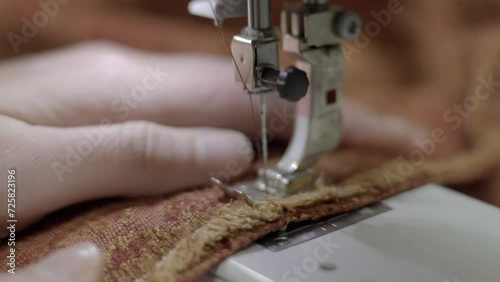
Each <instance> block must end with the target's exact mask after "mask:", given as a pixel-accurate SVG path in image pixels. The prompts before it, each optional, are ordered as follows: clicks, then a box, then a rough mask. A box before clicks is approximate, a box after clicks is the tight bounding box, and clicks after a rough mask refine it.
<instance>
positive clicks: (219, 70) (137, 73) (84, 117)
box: [0, 44, 293, 136]
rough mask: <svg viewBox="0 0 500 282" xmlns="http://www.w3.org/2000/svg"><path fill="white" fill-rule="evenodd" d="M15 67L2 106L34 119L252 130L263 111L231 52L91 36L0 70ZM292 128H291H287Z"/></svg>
mask: <svg viewBox="0 0 500 282" xmlns="http://www.w3.org/2000/svg"><path fill="white" fill-rule="evenodd" d="M49 66H50V67H49ZM47 68H49V70H48V71H45V69H47ZM35 70H37V71H35ZM14 71H15V72H16V73H20V74H23V75H19V76H18V77H17V76H16V77H15V78H13V77H10V78H9V79H11V81H15V82H16V83H10V84H7V83H6V84H5V85H4V86H3V87H1V90H2V98H3V99H5V100H6V101H9V103H8V104H7V103H5V104H1V105H0V113H3V114H5V115H8V116H11V117H15V118H18V119H20V120H24V121H26V122H28V123H30V124H36V125H48V126H80V125H92V124H99V123H100V122H101V121H103V120H107V121H112V122H115V123H118V122H125V121H130V120H148V121H152V122H156V123H159V124H163V125H169V126H212V127H223V128H231V129H235V130H238V131H242V132H245V133H247V134H250V133H253V132H255V131H256V130H255V128H256V127H255V123H254V122H253V116H254V115H255V114H256V113H258V106H257V105H258V102H254V107H253V109H252V105H251V103H250V97H249V95H247V94H245V93H243V90H242V87H241V86H239V85H238V84H237V83H235V82H234V70H233V66H232V63H231V61H230V59H229V58H222V57H213V56H195V55H190V56H182V55H168V56H167V55H160V54H146V53H141V52H137V51H133V50H131V49H126V48H123V47H117V46H113V45H106V44H88V45H83V46H80V47H75V48H73V49H71V50H67V51H63V52H62V53H61V54H60V55H59V56H57V55H56V56H55V55H54V54H53V53H52V54H51V53H48V54H45V55H40V56H37V57H33V58H31V59H29V60H25V61H24V62H23V66H21V67H20V66H15V65H14V64H7V65H4V67H3V68H2V67H0V74H1V73H13V72H14ZM35 72H37V73H38V75H35ZM26 73H28V74H31V75H28V76H25V74H26ZM255 98H256V97H255ZM255 98H254V99H255ZM28 101H29V102H28ZM273 107H275V108H278V109H279V110H280V111H282V108H285V109H286V111H287V112H288V111H291V109H293V105H292V104H288V103H285V102H283V101H281V99H279V97H278V96H277V95H270V98H269V108H273ZM289 128H290V127H287V129H289ZM289 134H290V131H289V130H288V131H286V130H285V131H284V132H283V134H282V136H285V135H289Z"/></svg>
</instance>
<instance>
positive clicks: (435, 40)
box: [0, 0, 500, 205]
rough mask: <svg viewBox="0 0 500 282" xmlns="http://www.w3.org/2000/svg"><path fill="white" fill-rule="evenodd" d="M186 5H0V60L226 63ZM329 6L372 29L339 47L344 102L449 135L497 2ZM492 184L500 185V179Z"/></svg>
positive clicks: (429, 0)
mask: <svg viewBox="0 0 500 282" xmlns="http://www.w3.org/2000/svg"><path fill="white" fill-rule="evenodd" d="M188 2H189V1H188V0H178V1H169V0H0V35H1V36H0V62H1V61H2V60H9V59H13V58H16V57H20V56H23V55H26V54H30V53H35V52H41V51H44V50H48V49H54V48H57V47H62V46H66V45H69V44H73V43H77V42H81V41H89V40H111V41H114V42H119V43H122V44H125V45H128V46H132V47H136V48H140V49H144V50H152V51H159V52H169V53H172V52H182V53H185V52H198V53H199V52H203V53H212V54H220V55H223V56H228V54H227V49H226V47H225V45H224V42H223V40H222V39H221V36H220V35H219V34H218V30H217V29H216V28H215V27H214V26H213V22H212V21H211V20H208V19H202V18H198V17H195V16H191V15H189V14H188V13H187V5H188ZM272 2H273V12H274V23H275V24H276V25H278V24H279V12H280V7H281V6H283V5H287V4H290V3H294V2H295V1H278V0H273V1H272ZM332 3H335V4H338V5H340V6H343V7H344V8H347V9H351V10H355V11H357V12H358V13H359V14H360V15H361V16H362V18H363V20H364V27H368V25H369V24H370V23H371V26H372V28H375V29H374V30H372V31H371V32H368V31H366V30H365V31H364V40H358V41H353V42H345V46H344V47H345V48H347V49H348V50H350V51H351V52H350V55H349V56H348V57H347V56H346V64H345V68H346V81H345V95H347V96H349V97H351V98H352V99H355V100H357V101H360V102H362V103H364V104H367V105H369V106H370V107H372V108H374V109H376V110H377V111H383V112H387V113H393V114H398V115H402V116H405V117H407V118H409V119H412V120H414V121H415V122H416V123H419V124H421V125H423V126H425V127H427V128H429V129H431V130H432V129H433V128H436V127H442V128H447V127H449V123H446V122H445V121H444V120H443V117H442V116H443V113H444V112H445V111H446V110H447V109H449V108H450V107H451V106H452V105H453V104H454V103H457V102H460V101H463V98H464V97H465V95H467V93H470V91H471V89H474V88H475V85H476V84H477V79H478V77H477V69H478V65H480V64H481V63H482V62H485V61H488V60H489V59H490V58H492V57H491V54H492V53H493V52H494V51H495V50H497V49H498V47H499V45H500V1H499V0H438V1H436V0H338V1H332ZM389 5H397V7H398V11H400V12H398V13H397V14H394V13H391V14H390V17H389V18H387V17H386V18H384V19H385V20H382V21H381V20H380V17H381V16H380V15H382V14H384V11H387V10H388V7H389ZM47 7H50V8H47ZM56 8H57V9H56ZM48 10H51V11H52V12H50V14H49V12H47V11H48ZM44 13H45V14H46V15H48V16H44V15H43V14H44ZM245 23H246V19H228V20H227V21H226V22H225V25H224V31H225V34H226V35H227V36H228V38H230V37H231V36H232V35H233V34H236V33H239V31H240V30H241V28H242V27H243V26H244V25H245ZM377 24H378V26H379V27H380V28H379V29H377V28H376V26H377ZM29 25H34V26H35V30H32V29H30V28H29ZM283 58H286V56H283ZM228 59H229V58H228ZM282 62H283V64H284V65H288V64H290V62H287V61H286V60H283V61H282ZM497 77H498V78H499V80H500V75H497ZM228 79H232V78H228ZM497 81H498V80H497ZM448 134H449V136H451V137H452V138H451V141H450V142H449V143H447V146H443V148H440V150H441V153H442V155H447V153H446V151H447V150H450V151H451V150H454V151H456V148H466V147H467V138H466V136H465V135H464V132H462V131H461V130H451V129H449V130H448ZM495 183H496V184H494V186H495V187H496V186H500V181H496V182H495ZM498 190H500V189H496V190H485V191H488V192H484V194H483V195H480V196H479V197H480V198H483V199H486V200H488V201H490V202H496V203H497V204H499V205H500V191H498ZM492 193H493V194H494V195H493V194H492Z"/></svg>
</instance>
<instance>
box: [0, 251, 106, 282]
mask: <svg viewBox="0 0 500 282" xmlns="http://www.w3.org/2000/svg"><path fill="white" fill-rule="evenodd" d="M102 264H103V261H102V257H101V253H100V251H99V249H98V248H97V247H96V246H94V245H92V244H89V243H82V244H78V245H74V246H71V247H69V248H66V249H63V250H60V251H57V252H55V253H53V254H51V255H49V256H48V257H46V258H44V259H43V260H41V261H40V262H38V263H35V264H33V265H31V266H29V267H27V268H25V269H23V270H20V271H19V270H17V269H16V270H12V271H11V272H10V273H2V274H0V282H99V281H101V279H100V278H101V268H102Z"/></svg>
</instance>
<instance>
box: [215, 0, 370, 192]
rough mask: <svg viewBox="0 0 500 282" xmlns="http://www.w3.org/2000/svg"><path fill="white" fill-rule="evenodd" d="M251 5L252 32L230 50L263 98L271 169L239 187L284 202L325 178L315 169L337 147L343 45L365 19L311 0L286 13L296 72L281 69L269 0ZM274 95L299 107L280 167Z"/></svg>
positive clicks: (240, 74) (241, 74)
mask: <svg viewBox="0 0 500 282" xmlns="http://www.w3.org/2000/svg"><path fill="white" fill-rule="evenodd" d="M208 1H216V2H217V1H219V2H224V3H225V2H227V0H226V1H223V0H208ZM246 4H247V12H248V14H247V16H248V26H247V27H246V28H245V29H243V31H242V33H241V34H240V35H238V36H235V37H234V38H233V41H232V44H231V51H232V53H233V54H232V55H233V57H234V63H235V67H236V70H235V77H236V80H237V81H238V82H240V83H242V84H243V85H244V88H245V90H246V91H247V92H248V93H249V94H260V95H261V109H262V114H261V118H262V132H263V140H262V143H263V147H264V150H263V152H264V153H263V154H264V169H262V170H261V171H259V178H258V179H257V180H255V181H252V182H249V183H245V184H242V185H239V186H236V187H232V189H235V190H236V191H238V193H240V192H241V193H243V194H244V195H246V196H248V197H249V198H250V199H252V200H257V201H258V200H264V199H265V196H264V195H265V194H271V195H274V196H277V197H285V196H288V195H290V194H293V193H297V192H300V191H303V190H305V189H307V188H311V187H314V186H315V185H314V183H315V182H316V181H317V180H318V176H317V175H316V174H315V173H314V172H312V171H311V170H310V168H311V167H312V166H313V165H314V164H315V163H316V161H317V160H318V159H319V158H320V157H321V156H322V155H323V154H325V153H327V152H328V151H330V150H332V149H334V148H335V147H336V146H338V144H339V142H340V106H341V85H342V78H343V68H342V59H343V58H342V51H341V48H340V42H341V40H344V39H352V38H354V37H355V36H356V35H357V34H358V33H359V31H360V27H361V20H360V18H359V16H357V15H356V14H355V13H352V12H348V11H343V10H341V9H340V8H338V7H330V5H329V3H328V1H327V0H316V1H315V0H304V3H303V4H302V5H301V6H300V7H292V8H288V9H286V10H284V11H283V12H282V20H281V28H282V33H283V49H284V50H285V51H286V52H287V53H288V54H290V55H291V56H293V57H294V58H295V59H296V60H297V62H296V67H290V68H287V69H285V70H283V71H280V70H279V61H278V58H279V50H278V48H279V38H278V33H277V31H276V30H275V29H274V28H273V27H272V26H271V20H270V19H271V13H270V0H247V3H246ZM222 5H225V4H222ZM274 90H278V92H279V93H280V96H281V97H282V98H285V99H287V100H289V101H294V102H297V101H298V102H297V111H296V120H295V130H294V134H293V137H292V140H291V142H290V145H289V147H288V149H287V151H286V153H285V155H284V156H283V158H282V159H281V161H280V162H279V163H278V164H277V165H276V166H274V167H271V168H268V167H267V156H266V155H267V150H266V149H267V147H266V146H267V139H266V136H265V132H266V124H265V117H266V113H265V108H266V100H265V95H266V94H265V93H267V92H271V91H274ZM306 94H308V95H306ZM304 95H306V97H305V98H304V99H302V98H303V97H304Z"/></svg>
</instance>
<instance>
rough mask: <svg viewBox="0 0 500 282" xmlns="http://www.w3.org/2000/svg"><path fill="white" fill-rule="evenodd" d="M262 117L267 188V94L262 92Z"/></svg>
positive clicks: (265, 182) (263, 161)
mask: <svg viewBox="0 0 500 282" xmlns="http://www.w3.org/2000/svg"><path fill="white" fill-rule="evenodd" d="M260 118H261V134H262V136H261V138H262V165H263V167H264V169H263V175H262V179H263V180H264V188H265V189H267V158H268V152H267V94H266V93H262V94H260Z"/></svg>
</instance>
